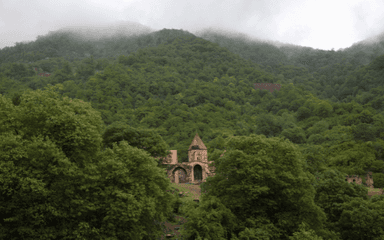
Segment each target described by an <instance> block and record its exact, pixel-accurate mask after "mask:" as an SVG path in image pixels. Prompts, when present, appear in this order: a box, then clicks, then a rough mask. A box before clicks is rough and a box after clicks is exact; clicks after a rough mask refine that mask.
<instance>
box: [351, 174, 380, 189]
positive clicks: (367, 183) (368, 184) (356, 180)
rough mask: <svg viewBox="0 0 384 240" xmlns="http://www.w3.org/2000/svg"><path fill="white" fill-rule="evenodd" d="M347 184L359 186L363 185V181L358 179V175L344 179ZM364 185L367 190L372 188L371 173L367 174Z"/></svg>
mask: <svg viewBox="0 0 384 240" xmlns="http://www.w3.org/2000/svg"><path fill="white" fill-rule="evenodd" d="M346 180H347V182H349V183H352V182H355V183H356V184H359V185H361V184H362V183H363V179H362V178H361V177H359V175H351V176H347V177H346ZM365 184H366V185H367V187H369V188H373V177H372V172H368V173H367V176H366V178H365Z"/></svg>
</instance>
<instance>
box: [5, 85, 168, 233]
mask: <svg viewBox="0 0 384 240" xmlns="http://www.w3.org/2000/svg"><path fill="white" fill-rule="evenodd" d="M58 87H59V88H60V87H61V86H60V85H58ZM20 99H21V100H20V102H19V104H18V106H15V105H13V104H12V101H11V100H10V99H7V98H5V97H4V96H2V95H0V112H2V114H0V182H1V183H2V184H0V216H1V217H0V226H1V228H0V238H1V239H53V238H54V239H61V238H68V239H75V238H76V239H77V238H82V239H148V240H150V239H154V238H155V237H157V236H159V235H160V234H161V228H160V226H159V225H155V224H154V223H155V222H154V220H158V221H165V219H166V216H168V215H169V212H170V211H171V205H172V199H173V198H172V196H171V194H170V193H167V192H166V190H167V189H169V179H167V178H166V176H165V174H164V171H163V170H162V169H160V168H158V167H157V164H156V161H154V159H153V158H152V157H151V156H150V155H149V154H148V153H147V152H145V151H143V150H141V149H137V148H135V147H132V146H129V145H128V144H127V143H126V142H122V143H120V144H119V145H117V144H116V143H113V146H112V148H113V149H109V148H108V149H105V150H104V151H101V148H102V140H103V139H102V137H101V134H100V133H101V130H102V129H103V122H102V120H101V117H100V113H98V112H97V111H95V110H93V109H92V108H91V106H90V104H89V103H84V102H81V101H79V100H72V99H68V98H64V99H63V98H62V97H60V96H59V95H58V94H57V92H55V91H54V89H53V87H50V88H48V89H47V90H45V91H41V90H38V91H29V92H25V93H23V95H22V96H21V98H20ZM150 144H151V143H150Z"/></svg>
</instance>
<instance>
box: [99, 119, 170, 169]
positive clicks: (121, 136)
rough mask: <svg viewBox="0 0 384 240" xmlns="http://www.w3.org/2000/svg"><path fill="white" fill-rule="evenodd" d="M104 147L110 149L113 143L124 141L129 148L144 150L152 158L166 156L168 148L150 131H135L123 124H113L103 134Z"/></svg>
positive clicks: (160, 138) (156, 134)
mask: <svg viewBox="0 0 384 240" xmlns="http://www.w3.org/2000/svg"><path fill="white" fill-rule="evenodd" d="M102 136H103V144H104V147H107V148H112V144H113V143H120V142H121V141H126V142H127V143H128V144H129V145H130V146H133V147H137V148H139V149H144V150H145V151H146V152H148V153H149V154H150V155H151V156H152V157H154V158H158V160H157V161H158V163H159V164H160V163H161V160H160V158H164V157H166V156H168V150H169V146H168V144H167V143H166V142H165V141H164V140H163V139H162V137H161V136H160V135H159V134H158V133H156V132H155V131H154V130H152V129H141V128H139V129H137V128H134V127H131V126H129V125H127V124H126V123H124V122H114V123H113V124H111V125H109V126H108V127H107V128H106V129H105V131H104V133H103V135H102Z"/></svg>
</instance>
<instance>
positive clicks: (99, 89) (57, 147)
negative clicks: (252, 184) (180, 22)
mask: <svg viewBox="0 0 384 240" xmlns="http://www.w3.org/2000/svg"><path fill="white" fill-rule="evenodd" d="M383 42H384V40H383V39H382V38H379V39H378V41H377V42H376V43H367V44H360V43H359V44H355V45H353V46H351V47H350V48H347V49H343V50H338V51H333V50H331V51H324V50H319V49H312V48H307V47H300V46H294V45H289V44H282V45H281V44H280V45H279V47H277V46H276V45H275V43H270V42H263V41H258V40H257V41H254V40H250V39H248V38H246V37H244V36H230V35H224V34H221V33H216V32H213V31H210V30H209V31H205V32H201V33H196V34H195V35H194V34H191V33H189V32H187V31H182V30H175V29H172V30H170V29H163V30H160V31H156V32H152V33H149V34H148V33H146V34H141V35H138V36H130V37H125V36H111V37H108V38H101V39H99V40H95V39H90V40H89V39H87V36H84V34H83V33H81V32H79V33H76V32H71V31H64V30H61V31H56V32H52V33H49V34H48V35H46V36H39V37H38V39H37V40H36V41H33V42H29V43H16V46H14V47H6V48H3V49H0V94H2V99H4V100H2V102H1V104H2V105H0V108H1V110H0V111H2V112H1V113H0V119H1V121H2V125H1V126H0V128H1V130H2V131H1V134H3V133H4V134H5V135H6V136H4V138H3V139H1V140H2V143H4V144H6V145H7V144H11V145H12V144H14V147H15V148H14V150H12V149H11V148H9V149H8V148H6V149H7V150H4V149H2V150H1V151H8V152H7V154H8V153H9V154H8V155H7V154H5V155H4V156H12V157H15V158H16V157H18V158H17V159H21V158H23V159H25V160H26V159H29V158H28V157H27V156H24V155H25V154H26V153H25V152H27V153H28V154H31V156H37V157H38V158H40V155H43V156H41V159H42V162H44V161H43V160H44V159H45V160H46V161H45V162H49V161H51V160H49V161H48V160H47V159H48V158H49V157H51V159H58V160H57V161H59V160H60V159H61V160H60V161H63V162H65V161H69V162H70V163H71V164H72V165H73V164H75V166H83V165H87V164H88V165H89V166H93V165H92V164H90V163H89V162H92V163H93V164H95V162H98V161H99V159H107V156H104V155H103V158H101V157H99V154H101V153H103V151H109V150H108V149H109V148H113V146H118V148H119V149H120V148H128V149H132V150H133V151H136V149H137V148H139V149H141V150H140V151H141V152H140V154H139V156H141V155H142V154H144V155H145V154H147V155H146V156H150V157H149V158H151V159H152V161H153V162H154V163H155V165H156V162H157V164H158V163H159V160H154V158H153V157H156V156H157V157H163V156H165V155H166V154H167V153H166V150H170V149H173V150H177V151H178V159H179V162H183V161H188V155H187V154H188V151H187V150H188V146H189V144H190V141H191V139H192V138H193V137H194V135H195V134H196V132H197V133H199V135H200V137H201V138H202V140H203V141H204V144H205V145H206V146H207V148H208V156H209V160H214V161H216V164H215V165H216V166H218V165H220V164H219V162H220V160H219V156H220V155H221V154H222V153H223V151H224V149H225V147H227V151H228V147H229V145H227V146H226V145H225V142H227V141H229V139H230V138H232V137H234V138H237V137H240V136H244V137H247V136H250V135H251V134H257V135H264V136H266V137H267V138H271V139H273V138H274V137H281V138H286V139H287V140H289V141H290V142H291V143H292V144H293V146H295V148H296V149H297V151H299V152H301V154H302V155H301V156H302V158H303V170H304V171H305V172H306V173H308V174H313V175H316V174H317V173H318V172H326V171H327V170H328V169H334V170H337V171H340V172H343V174H344V173H346V174H352V175H354V174H355V175H365V173H366V172H367V171H373V172H374V183H375V186H382V182H383V181H382V177H381V176H382V175H380V174H382V173H383V172H384V155H383V154H384V112H383V109H384V108H383V102H384V101H383V99H384V87H383V86H382V85H383V84H382V83H383V82H384V78H383V76H384V75H383V69H382V59H383V56H384V55H383V54H384V48H383V46H384V45H383ZM34 68H37V69H38V72H52V73H53V74H52V75H51V76H50V77H40V76H37V72H36V71H34ZM255 83H274V84H276V83H278V84H281V89H280V90H279V91H274V92H273V93H270V92H269V91H260V90H255V89H254V84H255ZM49 85H51V86H49ZM52 86H56V87H57V88H56V91H57V94H58V95H57V96H56V97H53V98H52V97H51V95H49V94H48V93H42V92H40V90H42V89H43V88H45V87H52ZM36 94H37V95H36ZM39 94H42V95H41V96H40V95H39ZM47 94H48V95H47ZM31 96H40V97H34V98H33V99H34V100H32V97H31ZM44 99H48V100H44ZM52 99H55V100H52ZM55 106H57V107H55ZM4 109H6V110H4ZM17 109H19V110H17ZM18 111H19V112H18ZM35 112H36V113H35ZM11 113H12V114H13V115H12V114H11ZM16 113H17V114H16ZM55 116H59V117H55ZM7 134H8V135H7ZM135 135H137V136H139V137H135ZM122 140H125V141H122ZM43 143H44V144H43ZM107 143H108V144H107ZM128 143H129V146H128V145H127V144H128ZM291 143H290V144H291ZM20 144H24V145H20ZM107 145H108V147H107ZM7 146H8V145H7ZM12 146H13V145H12ZM142 146H143V147H146V148H142ZM24 148H25V149H26V150H25V152H23V151H24V150H23V151H21V150H20V152H19V149H24ZM249 148H250V149H252V148H253V147H252V146H249ZM0 149H1V148H0ZM244 149H245V147H244ZM110 150H112V151H115V150H116V149H115V148H113V149H110ZM259 150H260V149H259ZM12 151H13V152H12ZM37 151H41V152H45V151H47V153H46V155H44V154H43V153H40V152H39V153H37ZM100 151H101V152H100ZM241 151H243V150H241ZM260 151H261V150H260ZM227 153H228V152H227ZM23 154H24V155H23ZM39 154H40V155H39ZM231 154H234V153H231ZM282 154H285V153H282ZM227 155H228V154H227ZM240 155H241V154H240ZM248 155H249V154H248ZM248 155H247V154H245V156H248ZM284 157H285V156H284ZM144 158H146V157H144ZM227 158H228V157H227ZM245 158H246V157H245ZM63 159H68V160H63ZM14 161H15V162H23V163H24V162H25V163H27V161H21V160H20V161H19V160H14ZM105 161H107V160H105ZM222 162H225V161H224V160H222ZM2 164H4V163H2ZM31 164H32V163H31ZM33 164H34V163H33ZM63 164H64V163H63ZM65 164H69V163H67V162H66V163H65ZM65 164H64V165H63V166H67V165H65ZM76 164H77V165H76ZM56 165H57V164H56ZM56 165H55V166H56ZM72 165H71V166H72ZM223 165H224V166H226V165H225V164H223ZM15 166H16V165H15ZM23 166H24V165H23ZM44 166H46V165H43V164H41V165H38V166H36V167H35V168H31V170H28V171H35V172H38V171H43V170H41V169H40V168H43V169H44ZM4 167H5V166H4ZM19 168H21V166H19V165H17V168H16V167H12V166H6V168H5V169H9V171H10V173H11V174H16V173H19V172H16V173H15V171H14V169H19ZM39 169H40V170H39ZM68 169H72V168H70V167H68ZM80 169H82V168H80ZM87 169H88V168H85V169H84V171H88V170H87ZM159 169H161V170H162V174H163V176H164V169H162V168H159ZM44 171H48V170H47V169H44ZM67 171H72V170H67ZM81 171H82V170H76V171H75V173H73V172H70V173H69V172H68V173H66V174H67V175H68V174H69V175H68V176H67V175H65V174H64V175H63V173H60V174H61V175H60V177H64V176H65V177H66V178H64V180H68V181H69V180H71V181H73V182H74V183H77V182H79V184H80V183H83V182H87V181H88V180H81V179H88V178H89V179H90V178H93V177H94V175H92V174H91V173H89V176H88V175H87V176H86V177H82V176H83V175H82V172H81ZM21 172H22V171H21V170H20V174H21ZM48 172H49V171H48ZM64 172H65V171H64ZM89 172H92V171H91V170H89ZM55 174H56V173H55ZM55 174H53V175H52V178H53V177H56V176H57V175H55ZM71 174H72V175H71ZM76 174H77V175H76ZM87 174H88V173H87ZM62 175H63V176H62ZM78 175H79V176H80V177H77V178H75V176H78ZM15 176H18V175H15ZM33 176H34V175H33ZM90 176H92V177H90ZM234 176H237V175H234ZM309 176H310V175H309ZM375 176H376V177H375ZM95 178H96V177H95ZM16 179H17V178H16ZM34 179H40V178H37V177H36V178H34ZM79 179H80V180H79ZM40 180H41V179H40ZM64 180H62V181H64ZM7 181H8V182H14V180H12V181H11V180H7ZM15 181H16V180H15ZM28 181H30V182H33V181H35V180H25V179H24V178H23V180H20V182H21V183H24V182H27V183H26V186H27V185H28V184H32V185H33V184H35V185H33V186H42V184H43V183H46V182H47V181H48V180H47V179H44V180H41V183H39V182H34V183H30V182H28ZM52 181H53V180H52ZM60 181H61V180H60ZM95 181H96V180H95ZM337 181H339V180H337ZM89 182H92V181H91V180H89ZM96 182H97V181H96ZM96 182H95V184H96ZM309 182H310V183H312V184H314V183H315V180H311V179H309ZM87 183H88V182H87ZM15 184H16V185H12V186H10V187H9V189H16V190H17V189H20V188H16V187H17V186H18V185H17V183H15ZM39 184H40V185H39ZM60 184H61V185H60ZM60 184H58V187H57V189H59V186H61V187H63V186H64V187H63V188H65V187H66V186H67V185H68V189H69V190H70V189H76V188H75V187H70V184H69V183H63V182H60ZM66 184H67V185H66ZM76 186H77V185H76ZM327 186H330V188H331V189H330V190H329V189H328V187H324V190H321V191H323V192H325V191H329V192H332V193H333V192H334V191H333V188H334V189H339V187H336V186H333V185H332V184H328V185H327ZM342 186H344V185H343V184H342ZM235 188H236V187H234V189H235ZM36 189H40V190H39V191H40V192H42V196H43V193H44V194H47V193H46V192H44V191H48V190H41V189H44V188H43V187H40V188H36ZM23 191H24V190H23ZM340 191H341V192H343V191H342V190H340ZM80 192H81V191H80ZM288 192H289V191H288ZM346 192H348V194H349V192H350V190H348V191H346ZM21 194H24V193H23V192H22V193H21ZM74 194H78V195H79V196H83V195H81V194H80V193H78V192H76V193H74ZM84 194H85V193H84ZM321 194H325V193H321ZM24 195H25V196H27V197H29V196H30V197H31V198H34V197H35V196H34V195H31V194H29V193H28V194H26V193H25V194H24ZM24 195H23V197H24ZM69 195H70V194H69ZM352 195H353V194H352ZM44 196H45V195H44ZM70 196H71V195H70ZM76 196H77V195H76ZM84 196H88V195H84ZM27 197H26V199H28V198H27ZM285 197H286V196H285ZM41 198H43V197H41V196H40V198H39V197H37V199H38V200H36V201H37V202H38V201H40V202H42V201H43V200H41ZM20 199H21V200H22V198H21V197H20ZM20 199H19V200H20ZM43 199H44V198H43ZM98 199H99V198H95V204H98V202H97V201H98ZM251 199H252V198H251ZM294 199H295V198H294ZM326 199H328V200H329V201H330V202H332V201H336V200H335V199H344V197H341V196H338V197H333V196H332V195H331V197H329V198H326ZM345 199H347V198H345ZM21 200H20V201H21ZM328 200H327V201H328ZM31 201H32V200H31ZM52 201H53V200H52ZM55 201H56V202H55V203H57V206H55V207H56V208H58V209H59V206H60V204H59V203H60V202H59V200H57V199H56V200H55ZM68 201H69V200H68V199H67V202H68ZM100 201H101V200H100ZM292 201H293V200H292ZM324 201H326V200H324ZM67 202H65V201H64V203H67ZM288 202H289V201H288ZM341 202H342V201H341V200H340V201H339V200H337V203H340V204H341ZM86 204H87V203H85V205H86ZM89 204H90V203H89ZM170 204H171V203H170ZM210 204H211V205H214V204H213V202H212V203H210ZM218 204H219V203H218ZM222 204H223V206H225V207H226V208H228V209H231V208H230V207H229V206H227V205H226V204H227V203H226V202H222ZM321 204H323V205H324V206H327V207H329V206H332V204H329V203H326V202H322V203H321ZM171 205H172V204H171ZM211 205H209V206H211ZM37 206H39V205H37ZM353 206H355V205H353ZM30 207H31V209H32V210H33V209H34V208H33V206H32V205H31V206H30ZM332 207H334V208H336V210H337V211H339V210H340V209H341V207H340V206H336V205H335V206H332ZM43 208H44V207H43ZM78 208H79V209H81V208H80V207H78ZM28 209H30V208H26V210H25V211H27V210H28ZM206 210H207V212H209V209H208V208H207V209H206ZM262 210H265V209H261V210H260V211H262ZM336 210H335V211H336ZM20 211H21V210H20ZM60 211H62V212H65V211H64V210H60ZM204 211H205V210H204ZM276 211H277V210H276ZM327 211H328V212H331V210H329V209H328V210H327ZM358 211H360V210H358ZM62 212H60V213H58V214H59V216H62V215H63V214H64V213H62ZM231 212H232V210H231ZM233 213H234V214H235V212H233ZM52 214H53V213H52ZM52 214H51V215H52ZM55 214H56V213H55ZM58 214H56V215H58ZM60 214H62V215H60ZM103 214H104V213H103ZM332 214H333V213H332ZM332 214H331V215H332ZM51 215H49V216H51ZM244 215H246V213H244ZM333 215H335V216H334V217H335V218H338V217H339V215H340V213H339V212H338V213H337V214H336V213H335V214H333ZM333 215H332V216H333ZM336 215H337V216H336ZM20 216H21V215H20ZM47 216H48V215H47ZM276 216H277V214H276ZM76 217H77V218H79V217H78V216H76ZM86 218H89V217H88V216H87V217H84V219H86ZM20 219H22V217H20ZM23 219H24V218H23ZM63 219H64V218H63ZM123 219H124V218H123ZM197 219H198V218H197ZM246 219H248V220H249V221H250V222H248V223H247V224H243V225H241V224H240V225H239V226H238V227H237V229H236V231H234V232H233V233H234V235H236V236H234V235H233V238H234V239H235V237H236V238H244V239H247V238H250V239H252V238H256V237H255V236H259V237H260V238H267V237H268V235H273V234H274V233H272V232H277V230H276V229H280V228H284V224H283V223H281V224H280V225H275V224H277V223H276V222H277V220H275V221H274V222H273V221H272V220H270V222H268V221H267V220H265V219H263V220H260V219H259V220H258V221H259V222H262V223H260V224H259V222H257V221H256V220H257V219H253V220H252V219H250V218H246ZM282 219H283V220H284V219H286V218H285V216H284V217H282ZM25 221H30V222H32V220H31V219H29V220H28V219H27V218H26V219H25ZM36 221H37V222H38V221H40V220H36ZM60 221H61V222H60ZM60 221H59V222H60V223H62V224H63V226H67V225H68V228H71V227H72V228H73V229H75V228H78V229H80V227H82V228H83V230H76V231H79V235H81V234H80V232H81V231H83V232H84V233H85V232H87V231H88V234H89V236H91V235H92V234H96V233H92V230H91V229H92V226H94V225H92V223H91V224H89V223H88V222H87V221H85V220H84V223H81V225H76V226H72V225H71V223H68V224H67V223H65V221H64V220H60ZM79 221H80V220H79ZM252 221H256V223H255V224H253V223H252ZM271 221H272V222H271ZM335 221H336V220H335ZM74 222H76V221H74ZM301 223H305V224H307V223H308V221H301V222H300V221H299V220H297V221H295V226H294V228H292V229H291V230H290V231H288V232H289V234H290V235H289V234H288V233H284V234H285V235H284V236H285V237H287V236H292V234H293V233H295V232H296V233H298V234H302V235H305V234H307V232H308V233H309V232H310V230H308V231H307V225H305V226H304V224H303V226H301V227H303V231H301V233H300V232H299V231H300V224H301ZM66 224H67V225H66ZM79 224H80V223H79ZM87 224H88V227H89V230H86V229H87ZM100 224H101V223H100ZM209 224H210V227H211V228H214V227H216V225H214V221H213V220H212V221H211V220H210V223H209ZM335 224H336V223H332V224H330V225H329V227H330V229H327V228H323V229H321V230H319V229H318V230H316V231H315V234H316V235H317V236H319V237H320V236H321V237H322V238H323V239H337V232H332V231H337V228H336V225H335ZM256 225H257V226H256ZM100 226H101V225H100ZM157 227H158V226H157ZM346 227H348V226H346ZM94 228H95V229H100V228H98V227H97V226H96V227H94ZM285 228H286V227H285ZM143 229H145V226H144V228H143ZM309 229H312V227H310V228H309ZM222 230H223V234H224V232H225V231H226V230H225V228H224V227H223V228H222ZM331 230H332V231H331ZM47 231H50V230H49V229H48V228H47ZM52 231H53V230H52ZM74 231H75V230H74ZM94 231H96V230H94ZM140 231H141V230H138V232H140ZM154 231H155V230H154ZM191 231H192V230H191ZM283 232H284V231H283ZM55 234H56V233H55ZM263 234H264V235H263ZM207 236H210V235H209V234H208V235H207ZM223 236H224V235H223ZM228 236H230V235H227V237H228ZM261 236H263V237H261ZM298 236H299V235H298ZM230 237H232V235H231V236H230ZM270 237H271V236H270ZM202 238H203V237H202ZM272 238H273V237H272Z"/></svg>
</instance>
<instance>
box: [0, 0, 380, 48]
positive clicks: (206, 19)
mask: <svg viewBox="0 0 384 240" xmlns="http://www.w3.org/2000/svg"><path fill="white" fill-rule="evenodd" d="M383 12H384V1H381V0H372V1H369V0H336V1H335V0H332V1H331V0H323V1H310V0H308V1H305V0H284V1H280V0H258V1H254V0H211V1H209V0H193V1H183V0H129V1H124V0H109V1H101V0H86V1H77V0H65V1H61V2H60V1H50V0H35V1H25V0H3V1H2V2H0V34H1V36H2V39H1V41H0V48H2V47H4V46H14V44H15V42H21V41H33V40H35V39H36V37H37V36H38V35H45V34H47V33H48V32H49V31H55V30H58V29H60V28H63V27H71V26H84V27H85V28H87V29H90V28H92V27H95V28H97V27H98V26H99V27H98V29H101V27H100V26H106V25H107V24H111V23H113V22H116V21H121V20H124V21H131V22H137V23H140V24H142V25H145V26H147V27H149V28H151V29H153V30H161V29H163V28H174V29H183V30H186V31H189V32H191V33H195V32H196V31H198V30H201V29H204V28H209V27H213V28H220V29H228V30H234V31H237V32H241V33H244V34H247V35H249V36H251V37H254V38H259V39H269V40H274V41H280V42H284V43H292V44H296V45H302V46H309V47H313V48H320V49H327V50H329V49H331V48H335V49H338V48H346V47H349V46H351V45H352V44H353V43H354V42H357V41H361V40H364V39H366V38H368V37H372V36H374V35H377V34H379V33H381V32H383V31H384V26H383V25H382V24H381V23H382V22H384V21H383V20H384V19H383V18H384V15H383V14H382V13H383ZM136 29H137V28H136ZM133 31H135V30H133Z"/></svg>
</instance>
